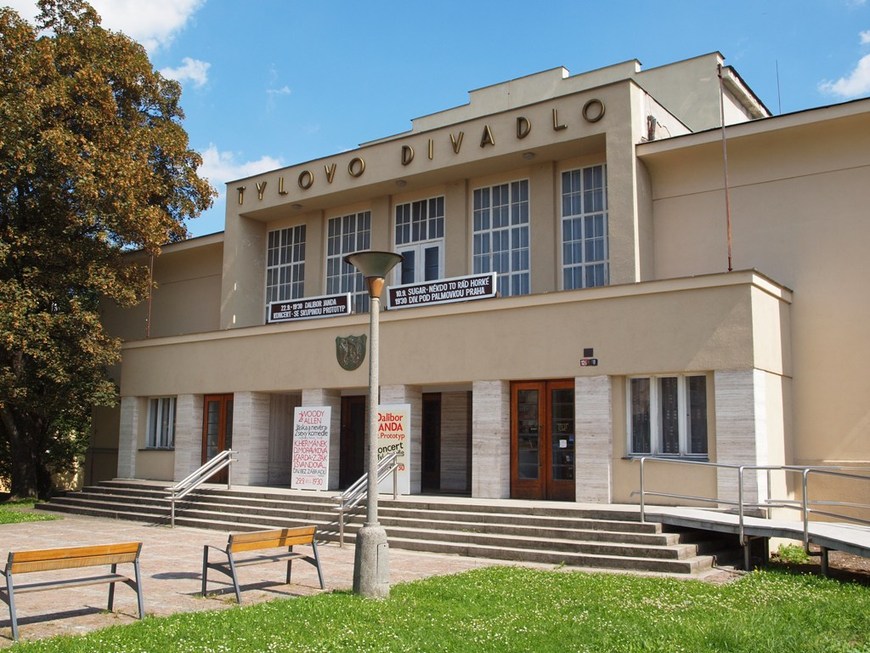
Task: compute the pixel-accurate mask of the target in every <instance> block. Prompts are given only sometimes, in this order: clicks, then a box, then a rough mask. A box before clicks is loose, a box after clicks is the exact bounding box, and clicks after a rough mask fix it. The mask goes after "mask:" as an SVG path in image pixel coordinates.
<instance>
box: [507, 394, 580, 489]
mask: <svg viewBox="0 0 870 653" xmlns="http://www.w3.org/2000/svg"><path fill="white" fill-rule="evenodd" d="M574 461H575V458H574V382H573V381H571V380H565V381H517V382H515V383H512V384H511V497H513V498H515V499H549V500H557V501H573V500H574V497H575V481H574V464H575V463H574Z"/></svg>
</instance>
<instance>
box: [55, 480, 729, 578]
mask: <svg viewBox="0 0 870 653" xmlns="http://www.w3.org/2000/svg"><path fill="white" fill-rule="evenodd" d="M40 507H41V508H44V509H48V510H55V511H58V512H73V513H78V514H85V515H91V516H95V517H107V518H113V519H132V520H137V521H143V522H148V523H157V524H168V523H169V514H170V502H169V499H168V493H167V492H166V484H163V483H156V482H147V481H146V482H137V481H132V480H123V479H116V480H113V481H108V482H104V483H100V484H99V485H96V486H89V487H86V488H84V490H82V491H81V492H75V493H69V494H67V495H65V496H58V497H55V498H54V499H52V501H51V502H49V503H47V504H41V505H40ZM336 507H337V502H336V500H335V496H334V495H332V494H313V493H308V492H306V493H301V492H293V491H281V490H272V489H270V488H251V487H243V488H233V489H231V490H227V489H226V487H221V486H203V487H202V488H199V489H198V490H197V491H195V492H192V493H191V494H190V495H188V496H187V497H185V498H184V499H181V500H179V501H178V502H177V503H176V508H175V511H176V514H175V523H176V524H177V525H179V526H190V527H194V528H205V529H213V530H221V531H225V532H226V531H238V530H258V529H266V528H278V527H282V526H288V525H293V524H315V525H316V526H317V527H318V534H319V538H320V539H321V540H324V541H337V540H338V532H339V525H338V518H339V514H338V512H337V510H336ZM364 512H365V510H364V506H358V507H357V508H356V509H355V511H354V512H353V513H352V514H348V515H346V516H345V542H346V543H348V544H352V543H353V542H354V539H355V533H356V532H357V530H358V529H359V528H360V526H361V524H362V521H363V517H362V516H363V514H364ZM378 513H379V518H380V521H381V524H382V525H383V526H384V528H385V530H386V531H387V534H388V536H389V545H390V547H392V548H397V549H408V550H415V551H429V552H434V553H445V554H453V555H465V556H475V557H484V558H491V559H497V560H510V561H522V562H539V563H544V564H565V565H571V566H577V567H588V568H600V569H612V570H624V571H632V572H656V573H669V574H688V575H692V574H697V573H699V572H703V571H705V570H707V569H709V568H710V567H711V566H712V564H713V561H714V558H713V556H712V555H711V554H712V553H719V552H721V551H725V550H727V549H728V547H727V546H725V545H723V541H722V540H721V539H716V538H713V537H704V536H699V535H698V534H697V533H695V532H691V531H683V532H679V531H677V532H673V531H670V532H669V531H667V530H666V529H665V528H664V527H663V526H662V525H661V524H659V523H642V522H640V520H639V515H638V513H637V511H632V510H626V509H624V508H623V509H619V507H615V508H609V507H607V506H602V507H601V508H597V507H592V508H590V507H588V506H572V505H570V504H568V505H565V506H560V505H553V506H551V505H541V504H540V503H538V502H528V503H525V502H510V503H508V504H506V505H503V504H490V503H487V502H483V501H481V500H474V499H469V500H467V501H462V500H457V499H453V498H447V499H439V498H417V497H412V498H408V497H402V498H400V499H397V500H393V499H386V498H382V499H380V500H379V510H378Z"/></svg>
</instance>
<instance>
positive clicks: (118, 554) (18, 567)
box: [0, 542, 145, 641]
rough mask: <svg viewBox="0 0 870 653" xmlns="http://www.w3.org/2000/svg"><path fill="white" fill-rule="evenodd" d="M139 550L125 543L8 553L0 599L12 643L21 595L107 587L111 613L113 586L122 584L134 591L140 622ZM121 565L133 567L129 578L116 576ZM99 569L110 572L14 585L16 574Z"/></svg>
mask: <svg viewBox="0 0 870 653" xmlns="http://www.w3.org/2000/svg"><path fill="white" fill-rule="evenodd" d="M141 550H142V543H141V542H125V543H122V544H99V545H94V546H74V547H65V548H59V549H39V550H32V551H10V552H9V558H8V560H7V562H6V569H5V570H4V571H3V575H4V576H5V577H6V591H5V595H4V593H3V590H2V588H0V598H2V599H3V602H4V603H6V604H7V605H8V606H9V616H10V618H11V620H12V639H13V640H15V641H18V618H17V615H16V613H15V596H16V595H17V594H24V593H25V592H43V591H48V590H55V589H64V588H66V587H80V586H83V585H96V584H99V583H108V584H109V610H112V605H113V603H114V599H115V583H124V584H125V585H129V586H130V587H132V588H133V589H134V590H135V592H136V598H137V600H138V603H139V618H140V619H142V618H143V617H144V616H145V608H144V603H143V600H142V581H141V577H140V573H139V553H140V552H141ZM121 563H132V564H133V570H134V577H133V578H130V577H129V576H125V575H123V574H119V573H118V565H119V564H121ZM101 565H110V572H109V573H108V574H101V575H99V576H84V577H76V578H64V579H60V580H42V581H36V582H31V583H26V584H23V585H17V584H16V583H15V580H16V579H17V577H18V576H19V575H20V574H28V573H32V572H43V571H53V570H55V569H78V568H81V567H97V566H101Z"/></svg>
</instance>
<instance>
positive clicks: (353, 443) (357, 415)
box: [338, 395, 368, 490]
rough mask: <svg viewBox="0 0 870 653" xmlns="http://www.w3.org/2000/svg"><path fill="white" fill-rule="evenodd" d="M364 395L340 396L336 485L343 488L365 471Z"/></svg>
mask: <svg viewBox="0 0 870 653" xmlns="http://www.w3.org/2000/svg"><path fill="white" fill-rule="evenodd" d="M366 399H367V398H366V396H365V395H356V396H353V397H342V398H341V453H340V455H339V464H338V486H339V488H340V489H342V490H344V489H346V488H348V487H350V486H351V485H352V484H353V483H354V481H356V480H357V479H358V478H359V477H360V476H362V475H363V474H364V473H365V467H366V466H365V448H366V440H365V437H366V435H365V434H366V404H367V403H368V402H367V400H366Z"/></svg>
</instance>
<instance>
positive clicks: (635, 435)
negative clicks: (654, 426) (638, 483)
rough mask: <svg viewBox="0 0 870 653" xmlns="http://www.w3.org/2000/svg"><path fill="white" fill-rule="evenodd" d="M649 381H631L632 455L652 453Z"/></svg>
mask: <svg viewBox="0 0 870 653" xmlns="http://www.w3.org/2000/svg"><path fill="white" fill-rule="evenodd" d="M649 381H650V380H649V379H632V380H631V453H636V454H637V453H652V449H651V438H650V403H649V389H650V382H649Z"/></svg>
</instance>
